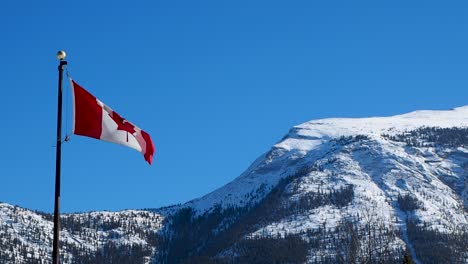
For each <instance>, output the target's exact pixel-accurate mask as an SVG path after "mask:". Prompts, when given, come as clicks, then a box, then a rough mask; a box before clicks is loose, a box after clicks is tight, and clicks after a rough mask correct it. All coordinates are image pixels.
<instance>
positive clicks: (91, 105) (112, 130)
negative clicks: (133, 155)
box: [70, 79, 155, 164]
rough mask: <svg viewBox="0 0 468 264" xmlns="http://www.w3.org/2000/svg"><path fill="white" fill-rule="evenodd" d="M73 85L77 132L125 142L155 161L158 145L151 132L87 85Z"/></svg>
mask: <svg viewBox="0 0 468 264" xmlns="http://www.w3.org/2000/svg"><path fill="white" fill-rule="evenodd" d="M70 81H71V83H72V87H73V103H74V104H73V133H74V134H76V135H81V136H87V137H92V138H96V139H99V140H104V141H108V142H113V143H117V144H121V145H124V146H127V147H130V148H133V149H136V150H138V151H139V152H141V153H142V154H143V155H144V157H145V160H146V161H147V162H148V163H149V164H151V162H152V160H153V154H154V150H155V148H154V145H153V141H152V140H151V137H150V135H149V134H148V133H146V132H145V131H143V130H141V129H140V128H138V127H137V126H135V125H134V124H132V123H131V122H129V121H128V120H126V119H125V118H123V117H121V116H120V115H119V114H117V113H116V112H115V111H113V110H112V109H111V108H110V107H108V106H107V105H105V104H104V103H103V102H101V101H100V100H99V99H97V98H96V97H94V96H93V95H92V94H91V93H89V92H88V91H86V90H85V89H84V88H83V87H81V86H80V85H79V84H77V83H76V82H75V81H74V80H72V79H70Z"/></svg>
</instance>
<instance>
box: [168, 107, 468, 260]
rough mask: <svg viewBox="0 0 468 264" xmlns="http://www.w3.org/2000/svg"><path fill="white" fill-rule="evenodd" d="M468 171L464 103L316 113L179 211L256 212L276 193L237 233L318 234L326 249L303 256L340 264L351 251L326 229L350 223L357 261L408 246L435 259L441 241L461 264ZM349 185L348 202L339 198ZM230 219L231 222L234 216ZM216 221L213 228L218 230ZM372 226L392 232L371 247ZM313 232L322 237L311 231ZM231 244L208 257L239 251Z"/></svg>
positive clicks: (465, 256)
mask: <svg viewBox="0 0 468 264" xmlns="http://www.w3.org/2000/svg"><path fill="white" fill-rule="evenodd" d="M467 174H468V106H465V107H460V108H456V109H453V110H448V111H416V112H412V113H408V114H403V115H398V116H392V117H373V118H333V119H322V120H314V121H310V122H306V123H304V124H301V125H298V126H295V127H293V128H292V129H291V130H290V131H289V133H288V134H287V135H286V136H285V137H284V138H283V139H282V140H281V141H280V142H278V143H277V144H276V145H274V146H273V147H272V149H271V150H270V151H268V152H267V153H265V154H263V155H261V156H260V157H259V158H258V159H257V160H256V161H255V162H254V163H253V164H252V165H251V166H250V167H249V168H248V169H247V170H246V171H245V172H244V173H243V174H242V175H241V176H240V177H238V178H237V179H235V180H234V181H232V182H230V183H228V184H227V185H225V186H223V187H221V188H220V189H218V190H216V191H214V192H212V193H210V194H207V195H205V196H203V197H201V198H199V199H196V200H193V201H190V202H188V203H187V204H185V205H183V206H182V208H183V207H189V208H193V214H194V215H195V216H199V218H200V219H203V217H208V218H209V217H212V216H211V215H212V213H210V212H211V211H213V210H215V211H221V212H222V211H223V210H230V209H232V208H242V207H248V208H251V207H253V208H255V209H253V210H264V209H262V206H263V205H262V203H265V200H267V201H268V199H271V197H269V196H272V195H271V194H272V190H273V191H274V193H279V194H275V195H276V196H278V197H275V198H274V199H273V200H274V201H275V203H272V204H270V205H269V207H270V209H268V210H264V211H265V212H267V213H268V214H270V215H269V216H266V215H260V216H258V217H256V219H255V221H253V222H252V223H251V224H250V225H251V226H250V227H248V228H247V227H245V226H244V229H245V230H244V232H242V236H240V237H239V238H252V237H255V238H259V237H278V236H279V237H285V236H288V235H299V236H300V237H301V238H302V239H304V240H305V241H308V242H309V244H311V243H312V244H313V242H314V241H317V239H318V240H319V241H321V243H323V244H324V245H325V246H320V247H316V248H313V247H310V246H309V250H308V251H307V261H309V262H314V261H318V262H320V261H321V260H324V261H325V260H329V261H330V262H332V263H333V262H336V261H341V262H345V263H346V262H348V263H349V262H350V261H351V260H350V259H349V256H345V255H346V254H349V253H350V252H345V250H343V248H333V246H332V244H333V243H331V242H330V241H329V240H334V241H337V240H340V239H341V240H343V239H344V240H346V237H345V238H343V237H341V235H342V234H338V235H336V234H335V235H333V232H337V231H339V230H342V229H343V228H345V227H346V226H347V225H348V224H352V229H355V232H357V234H356V238H357V240H359V243H356V244H359V249H354V251H355V252H353V254H358V253H359V254H361V256H360V257H358V262H366V261H375V262H384V261H383V260H384V259H385V258H384V257H382V258H380V259H378V258H377V255H379V254H380V255H383V254H384V253H383V251H384V250H387V251H388V252H394V253H388V254H387V255H388V258H387V259H388V262H389V263H391V262H393V261H395V258H398V254H399V255H400V256H401V257H402V256H403V254H404V252H405V251H406V250H408V254H410V255H411V256H412V257H413V259H414V260H415V261H416V262H423V263H425V262H427V261H428V260H431V259H433V260H434V261H435V263H437V262H438V260H440V256H433V255H438V254H443V253H440V252H439V250H441V251H443V250H445V249H447V247H450V248H451V251H450V250H449V251H446V253H445V255H444V256H443V257H446V258H447V259H449V255H451V256H452V257H453V259H454V260H456V261H458V262H461V263H465V262H466V263H468V253H467V252H468V251H466V248H468V236H467V232H468V215H467V208H468V179H467ZM349 190H352V197H351V198H348V197H347V196H346V195H347V194H349V192H347V191H349ZM172 210H175V208H172ZM272 215H277V216H272ZM229 217H232V216H229ZM232 218H234V220H230V221H233V222H235V221H239V220H238V219H242V216H238V215H236V216H235V217H232ZM199 221H201V220H199ZM223 221H224V222H223ZM223 221H220V222H219V226H215V230H218V229H219V228H221V229H222V228H226V227H225V226H226V223H225V222H226V219H224V220H223ZM227 222H229V221H227ZM370 225H372V226H373V227H372V226H370ZM349 228H350V227H349V226H348V229H349ZM228 229H229V228H228ZM374 229H379V230H386V232H390V233H392V234H391V235H390V234H387V238H386V239H382V240H381V241H380V242H372V243H375V245H373V246H372V245H370V244H369V243H370V241H369V240H370V236H371V234H372V235H373V236H374V235H375V234H378V233H379V232H378V231H376V230H374ZM324 230H325V231H324ZM318 231H320V232H322V233H323V232H325V233H328V234H326V235H325V233H323V234H320V235H310V234H314V232H318ZM343 232H344V231H343ZM381 232H383V231H381ZM420 234H423V235H424V236H423V237H419V236H418V235H420ZM444 235H447V236H449V237H450V236H452V237H453V241H451V242H447V243H446V246H444V247H442V246H441V247H439V250H432V252H429V250H428V249H427V248H424V247H429V248H430V247H431V244H430V243H433V244H432V246H434V247H435V243H436V242H435V241H431V242H430V243H429V244H424V243H421V242H418V243H413V242H414V241H415V240H418V239H421V238H427V239H442V238H440V237H443V236H444ZM380 236H384V235H383V234H380ZM325 237H328V241H327V239H325ZM347 239H351V237H348V238H347ZM353 239H354V238H353ZM205 242H206V241H205ZM205 242H204V243H205ZM237 242H238V241H237ZM345 242H346V241H345ZM345 242H343V243H344V244H346V243H345ZM207 243H208V242H207ZM440 243H443V242H442V241H440ZM457 243H458V244H457ZM449 244H450V246H448V245H449ZM455 244H457V245H455ZM233 245H234V246H233ZM233 245H229V246H227V248H224V249H222V250H221V249H220V250H221V251H219V252H217V254H218V255H216V256H218V257H219V256H225V255H229V254H231V255H232V254H239V253H238V252H237V253H236V249H235V243H234V244H233ZM379 247H381V249H378V248H379ZM371 248H372V251H374V252H371ZM462 249H463V250H462ZM223 250H224V251H223ZM348 251H349V250H348ZM449 252H450V253H449ZM372 254H374V257H372ZM392 254H394V256H391V255H392ZM431 254H432V255H431ZM369 255H370V256H369ZM366 257H367V258H369V257H370V259H366ZM355 258H356V256H355ZM392 258H393V259H392Z"/></svg>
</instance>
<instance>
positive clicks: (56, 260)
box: [52, 50, 67, 264]
mask: <svg viewBox="0 0 468 264" xmlns="http://www.w3.org/2000/svg"><path fill="white" fill-rule="evenodd" d="M66 56H67V54H66V53H65V51H63V50H61V51H59V52H57V59H59V61H60V64H59V66H58V72H59V76H58V104H57V105H58V106H57V154H56V159H55V203H54V245H53V250H52V262H53V264H58V263H59V255H60V254H59V236H60V167H61V156H62V79H63V70H64V68H65V65H67V61H66V60H65V57H66Z"/></svg>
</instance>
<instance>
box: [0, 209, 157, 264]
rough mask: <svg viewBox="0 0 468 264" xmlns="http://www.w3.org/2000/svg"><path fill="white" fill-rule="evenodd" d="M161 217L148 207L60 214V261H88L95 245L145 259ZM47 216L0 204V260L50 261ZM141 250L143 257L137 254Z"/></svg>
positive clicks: (49, 220)
mask: <svg viewBox="0 0 468 264" xmlns="http://www.w3.org/2000/svg"><path fill="white" fill-rule="evenodd" d="M162 221H163V217H161V216H160V215H158V214H156V213H154V212H149V211H138V210H126V211H121V212H89V213H81V214H64V215H62V216H61V233H60V246H61V253H62V256H61V259H62V263H85V262H90V261H91V262H94V261H95V260H96V256H99V254H96V252H98V251H99V250H103V249H104V248H106V249H107V250H109V249H113V247H116V248H118V247H121V249H120V250H122V251H124V250H127V249H128V250H130V251H131V250H132V249H138V253H139V254H142V256H141V258H142V259H145V263H150V260H151V259H150V258H151V256H152V255H153V254H154V251H155V250H156V248H155V245H154V243H152V240H154V238H153V237H154V235H155V234H156V232H157V231H158V230H159V229H160V228H161V227H162ZM52 240H53V219H52V215H49V214H45V213H40V212H33V211H30V210H27V209H23V208H20V207H17V206H12V205H9V204H5V203H0V262H1V263H50V262H51V253H52V247H51V246H52ZM143 255H145V256H143Z"/></svg>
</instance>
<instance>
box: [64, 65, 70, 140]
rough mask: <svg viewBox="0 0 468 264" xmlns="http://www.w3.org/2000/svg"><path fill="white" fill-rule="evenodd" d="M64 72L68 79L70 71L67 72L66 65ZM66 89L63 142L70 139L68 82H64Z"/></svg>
mask: <svg viewBox="0 0 468 264" xmlns="http://www.w3.org/2000/svg"><path fill="white" fill-rule="evenodd" d="M65 74H66V75H67V79H70V73H69V72H68V67H66V68H65ZM66 83H67V87H68V89H65V98H66V100H65V139H64V141H65V142H68V141H70V135H71V132H70V130H68V119H69V118H70V112H69V105H70V89H71V87H70V82H66Z"/></svg>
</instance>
